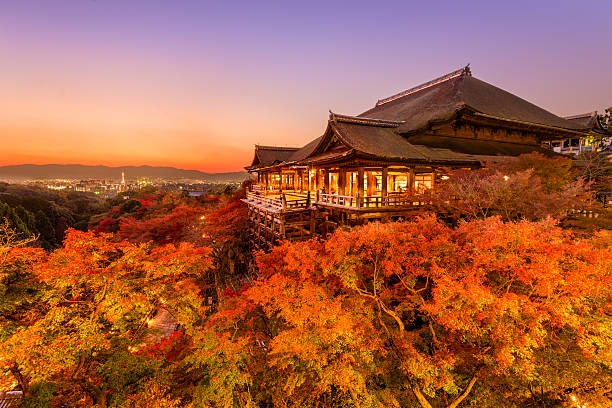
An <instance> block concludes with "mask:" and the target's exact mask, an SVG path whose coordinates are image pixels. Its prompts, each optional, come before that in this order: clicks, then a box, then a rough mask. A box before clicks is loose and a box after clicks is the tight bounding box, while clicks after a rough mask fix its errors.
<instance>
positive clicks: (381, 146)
mask: <svg viewBox="0 0 612 408" xmlns="http://www.w3.org/2000/svg"><path fill="white" fill-rule="evenodd" d="M402 124H403V122H397V121H389V120H380V119H372V118H363V117H355V116H346V115H339V114H336V113H330V117H329V122H328V127H327V130H326V131H325V134H324V135H323V136H322V137H321V138H319V139H317V140H318V143H317V145H316V146H310V150H311V152H310V154H309V155H307V156H306V158H308V160H309V161H316V160H319V159H322V158H324V159H330V158H332V157H335V156H338V157H340V156H343V155H346V152H336V153H330V152H326V151H325V146H326V145H327V144H328V143H329V141H330V140H331V139H332V138H333V137H337V138H338V140H339V141H340V142H341V143H343V144H344V145H345V146H346V148H348V149H350V150H351V152H352V153H354V154H356V155H357V156H361V157H367V158H375V159H382V160H390V161H402V162H406V161H409V162H419V163H448V162H454V163H458V162H459V163H478V162H479V159H478V158H475V157H472V156H470V155H467V154H463V153H458V152H454V151H451V150H449V149H446V148H431V147H426V146H422V145H414V144H412V143H410V142H409V141H408V140H406V138H404V137H403V136H401V135H400V133H399V131H398V127H399V126H401V125H402ZM306 158H305V159H306ZM302 160H304V159H302Z"/></svg>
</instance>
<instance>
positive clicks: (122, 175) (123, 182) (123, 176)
mask: <svg viewBox="0 0 612 408" xmlns="http://www.w3.org/2000/svg"><path fill="white" fill-rule="evenodd" d="M121 184H123V185H125V173H124V172H121Z"/></svg>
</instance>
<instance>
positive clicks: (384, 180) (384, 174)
mask: <svg viewBox="0 0 612 408" xmlns="http://www.w3.org/2000/svg"><path fill="white" fill-rule="evenodd" d="M388 181H389V167H388V166H384V167H383V169H382V192H381V194H382V196H383V197H387V182H388Z"/></svg>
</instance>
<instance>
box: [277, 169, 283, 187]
mask: <svg viewBox="0 0 612 408" xmlns="http://www.w3.org/2000/svg"><path fill="white" fill-rule="evenodd" d="M278 189H279V190H280V191H283V171H282V170H281V171H279V172H278Z"/></svg>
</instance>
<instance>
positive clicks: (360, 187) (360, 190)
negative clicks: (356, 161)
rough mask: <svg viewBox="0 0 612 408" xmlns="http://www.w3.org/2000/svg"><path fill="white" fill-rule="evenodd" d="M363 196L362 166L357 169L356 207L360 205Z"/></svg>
mask: <svg viewBox="0 0 612 408" xmlns="http://www.w3.org/2000/svg"><path fill="white" fill-rule="evenodd" d="M362 197H363V167H359V168H358V169H357V207H361V202H360V200H361V199H362Z"/></svg>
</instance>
